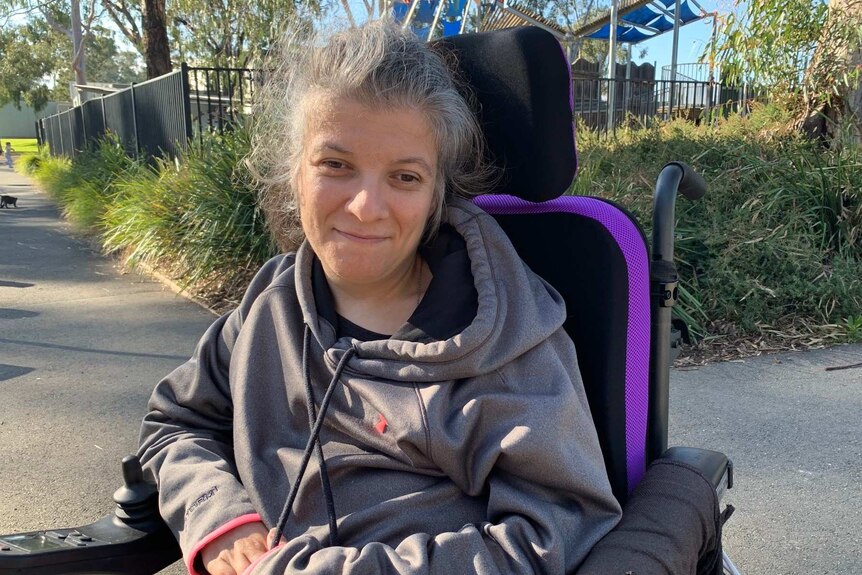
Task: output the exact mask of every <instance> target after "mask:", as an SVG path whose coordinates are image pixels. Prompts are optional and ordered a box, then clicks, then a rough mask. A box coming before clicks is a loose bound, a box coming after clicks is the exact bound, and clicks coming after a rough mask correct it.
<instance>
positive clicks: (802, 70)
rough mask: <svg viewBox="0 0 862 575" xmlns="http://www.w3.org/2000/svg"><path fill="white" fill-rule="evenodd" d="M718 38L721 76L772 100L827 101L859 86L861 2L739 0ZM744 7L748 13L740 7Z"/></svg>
mask: <svg viewBox="0 0 862 575" xmlns="http://www.w3.org/2000/svg"><path fill="white" fill-rule="evenodd" d="M735 4H736V7H737V10H738V13H737V14H730V15H729V16H728V17H727V20H726V22H725V25H724V26H723V28H722V34H721V38H720V39H719V40H718V45H717V46H716V47H715V48H716V49H717V58H718V60H719V61H720V63H721V73H722V79H723V80H724V81H726V82H730V83H737V84H738V83H741V82H742V81H748V82H753V83H755V84H756V85H758V86H760V87H762V88H764V89H766V90H768V91H769V93H770V95H771V96H772V97H773V98H779V99H784V100H787V98H789V97H795V96H796V95H798V94H799V93H800V92H802V93H804V95H805V96H806V97H807V98H808V99H811V98H813V99H816V100H818V101H827V100H828V99H829V98H830V97H831V96H833V95H840V94H842V93H844V92H846V91H847V90H848V89H852V88H853V86H855V85H857V84H858V81H859V78H860V75H859V70H858V69H855V68H854V66H853V65H852V62H851V61H850V58H849V56H850V54H852V53H853V52H855V51H857V50H859V49H860V47H862V26H860V25H859V16H858V15H859V13H860V3H859V0H834V1H833V2H828V1H827V0H756V1H752V2H743V1H742V0H735ZM743 6H744V11H742V10H741V9H742V8H743Z"/></svg>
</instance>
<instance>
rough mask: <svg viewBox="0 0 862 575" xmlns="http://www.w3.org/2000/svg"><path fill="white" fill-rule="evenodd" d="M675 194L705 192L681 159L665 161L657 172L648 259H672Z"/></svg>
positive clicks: (699, 179)
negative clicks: (650, 256) (650, 245)
mask: <svg viewBox="0 0 862 575" xmlns="http://www.w3.org/2000/svg"><path fill="white" fill-rule="evenodd" d="M677 193H680V194H682V195H683V196H685V197H686V198H688V199H689V200H692V201H695V200H699V199H700V198H702V197H703V195H704V194H705V193H706V181H704V179H703V177H702V176H701V175H700V174H698V173H697V172H695V171H694V169H692V168H691V167H690V166H688V165H687V164H684V163H683V162H670V163H668V164H665V166H664V167H663V168H662V170H661V172H660V173H659V175H658V180H657V181H656V185H655V197H654V201H653V218H652V220H653V235H652V259H653V260H664V261H667V262H672V261H673V228H674V207H675V205H676V195H677Z"/></svg>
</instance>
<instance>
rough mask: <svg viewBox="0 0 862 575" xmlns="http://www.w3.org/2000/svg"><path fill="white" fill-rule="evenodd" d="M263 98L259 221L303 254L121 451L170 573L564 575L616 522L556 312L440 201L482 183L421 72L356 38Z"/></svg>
mask: <svg viewBox="0 0 862 575" xmlns="http://www.w3.org/2000/svg"><path fill="white" fill-rule="evenodd" d="M273 76H274V80H273V83H272V84H271V85H270V88H269V91H268V92H267V94H266V96H265V100H266V102H267V103H268V104H267V105H268V107H267V108H266V110H265V111H264V113H263V114H262V115H261V116H260V117H262V118H267V119H270V120H273V121H274V123H273V126H274V131H270V132H267V131H266V130H264V132H263V133H264V134H266V137H264V138H262V139H260V140H259V141H258V143H257V144H256V152H255V154H254V158H255V159H256V160H257V163H258V165H265V166H266V167H267V173H266V181H267V184H268V188H267V192H266V196H265V198H264V201H263V205H264V208H265V210H266V212H267V219H268V223H269V224H270V226H271V228H272V230H273V232H274V233H275V235H276V237H277V238H279V241H280V244H281V245H282V247H283V248H286V247H287V246H289V245H290V242H291V237H290V233H291V230H293V229H294V224H295V221H296V220H297V219H298V220H299V223H300V224H301V230H302V232H303V233H304V236H305V241H304V242H303V243H302V245H301V246H300V248H299V250H298V251H297V252H296V253H295V254H293V253H289V254H287V255H283V256H279V257H276V258H274V259H273V260H271V261H270V262H268V263H267V264H266V265H265V266H264V267H263V268H262V269H261V271H260V272H259V273H258V274H257V276H256V277H255V279H254V280H253V282H252V284H251V286H250V287H249V289H248V291H247V293H246V295H245V297H244V299H243V301H242V303H241V304H240V306H239V308H238V309H237V310H235V311H234V312H233V313H231V314H229V315H227V316H225V317H223V318H221V319H219V320H218V321H216V322H215V324H214V325H213V326H212V327H211V328H210V329H209V330H208V331H207V333H206V334H205V335H204V337H203V339H202V340H201V342H200V344H199V346H198V348H197V350H196V352H195V355H194V357H193V358H192V359H191V360H190V361H189V362H188V363H186V364H185V365H183V366H181V367H180V368H178V369H177V370H176V371H174V372H173V373H172V374H171V375H169V376H168V377H167V378H166V379H165V380H163V381H162V382H161V383H160V384H159V385H158V386H157V388H156V390H155V392H154V393H153V396H152V398H151V400H150V405H149V407H150V412H149V413H148V415H147V416H146V417H145V419H144V423H143V428H142V436H141V457H142V461H143V462H144V464H145V467H146V468H147V469H149V470H151V471H152V473H153V475H154V476H155V478H156V480H157V483H158V486H159V491H160V506H161V511H162V515H163V516H164V517H165V518H166V520H167V521H168V523H169V525H170V526H171V527H172V529H174V531H175V533H176V535H177V537H178V539H179V541H180V544H181V547H182V549H183V553H184V555H185V558H186V562H187V565H188V567H189V570H190V572H192V573H204V572H209V573H211V574H212V575H223V574H225V575H228V574H232V573H237V574H239V573H255V574H262V573H328V574H331V573H336V574H337V573H375V574H376V573H453V572H454V573H483V574H484V573H560V574H562V573H565V572H570V571H571V570H572V569H573V568H574V567H575V566H577V565H578V564H579V563H580V562H581V561H582V560H583V558H584V557H585V555H586V553H587V552H588V551H589V549H590V548H591V547H592V546H593V545H594V544H595V543H596V542H597V541H598V540H599V539H600V538H601V537H602V536H603V535H604V534H605V533H607V532H608V531H609V530H611V529H612V528H613V526H614V525H615V524H616V523H617V521H618V519H619V516H620V509H619V507H618V505H617V503H616V500H615V499H614V497H613V495H612V494H611V489H610V486H609V484H608V480H607V477H606V474H605V469H604V465H603V462H602V457H601V453H600V451H599V446H598V441H597V439H596V435H595V431H594V429H593V425H592V420H591V418H590V414H589V408H588V406H587V402H586V399H585V396H584V391H583V388H582V385H581V382H580V379H579V375H578V372H577V367H576V366H577V361H576V356H575V350H574V348H573V346H572V343H571V341H570V340H569V339H568V338H567V336H566V335H565V333H564V331H563V328H562V324H563V320H564V319H565V309H564V305H563V303H562V301H561V299H560V296H559V294H557V293H556V292H555V291H554V290H553V289H552V288H551V287H550V286H548V285H547V284H545V283H544V282H543V281H542V280H541V279H539V278H538V277H537V276H535V275H534V274H533V273H532V272H530V270H529V269H528V268H527V267H526V266H525V265H524V264H523V263H522V262H521V260H520V259H519V258H518V257H517V254H516V253H515V251H514V249H513V248H512V246H511V244H510V243H509V241H508V239H507V238H506V236H505V234H504V233H503V232H502V231H501V230H500V228H499V227H498V226H497V225H496V223H495V222H494V220H493V219H492V218H491V217H489V216H487V215H486V214H484V213H483V212H481V210H478V209H477V208H475V207H474V206H473V205H472V204H470V203H469V202H467V201H465V200H463V199H459V198H458V197H457V194H465V193H470V192H476V191H478V190H480V189H481V182H482V181H483V180H487V173H486V172H487V170H485V169H484V168H483V167H482V165H481V163H480V161H479V160H477V158H481V157H482V154H481V150H480V149H479V147H480V144H479V143H480V141H481V138H480V135H479V134H480V132H479V129H478V127H477V125H476V121H475V118H474V117H473V115H472V113H471V111H470V109H469V107H468V105H467V104H466V102H465V101H464V99H463V98H462V97H461V96H460V95H459V94H458V92H457V90H456V89H455V86H454V83H453V80H452V78H451V77H450V73H449V71H448V68H447V67H446V65H445V63H444V61H443V58H442V57H441V56H440V55H439V54H436V53H434V52H433V51H432V49H431V48H429V47H428V46H427V45H426V44H424V43H422V42H421V41H419V40H418V39H416V38H415V37H413V36H412V35H411V34H410V33H409V32H402V31H401V30H400V29H399V28H397V27H395V26H394V25H391V24H387V23H384V22H375V23H371V24H367V25H365V26H363V27H360V28H358V29H352V30H350V31H347V32H344V33H342V34H339V35H336V36H334V37H333V38H332V39H331V40H330V41H329V42H328V43H327V44H326V45H324V46H320V47H315V48H314V49H313V50H308V51H306V52H305V53H302V54H299V55H294V57H293V59H292V60H291V62H290V67H289V69H288V70H287V71H281V72H280V73H276V74H273ZM282 80H283V81H282ZM306 465H307V466H308V467H309V469H307V470H306ZM270 529H271V531H270ZM268 534H269V541H267V535H268Z"/></svg>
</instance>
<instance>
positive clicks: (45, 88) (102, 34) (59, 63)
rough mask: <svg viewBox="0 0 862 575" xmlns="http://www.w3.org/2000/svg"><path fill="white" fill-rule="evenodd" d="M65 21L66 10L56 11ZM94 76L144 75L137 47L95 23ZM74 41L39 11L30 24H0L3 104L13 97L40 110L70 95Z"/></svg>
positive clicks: (90, 74) (120, 79)
mask: <svg viewBox="0 0 862 575" xmlns="http://www.w3.org/2000/svg"><path fill="white" fill-rule="evenodd" d="M51 17H52V18H54V17H56V18H58V19H59V20H60V22H59V24H60V25H62V24H63V23H64V21H65V22H67V21H68V18H69V17H68V15H67V14H56V15H55V14H52V15H51ZM85 50H86V55H87V66H86V71H87V78H88V81H90V82H109V83H130V82H137V81H140V80H142V79H144V75H143V72H142V71H141V70H140V67H139V66H138V63H137V61H136V55H135V53H134V52H130V51H128V50H123V49H122V48H120V47H119V46H118V45H117V43H116V42H115V40H114V34H113V32H112V31H111V30H109V29H107V28H104V27H102V26H97V25H93V26H91V28H90V31H89V34H87V36H86V41H85ZM71 54H72V44H71V41H70V40H69V38H68V37H66V36H65V35H64V34H63V33H61V32H59V31H57V30H56V29H54V28H53V27H52V26H51V25H50V24H49V23H48V21H47V20H46V19H45V18H43V17H40V16H39V15H37V14H33V15H31V17H30V19H29V20H28V21H27V23H26V24H22V25H18V26H9V27H3V28H0V104H2V103H5V102H13V103H15V104H16V105H18V106H20V105H21V104H22V103H26V104H28V105H31V106H33V107H34V108H35V109H36V110H37V111H38V110H41V109H42V108H44V106H45V105H46V104H47V103H48V102H49V101H50V100H58V101H68V100H69V87H68V86H69V82H71V81H72V80H73V79H74V73H73V71H72V68H71V61H72V56H71Z"/></svg>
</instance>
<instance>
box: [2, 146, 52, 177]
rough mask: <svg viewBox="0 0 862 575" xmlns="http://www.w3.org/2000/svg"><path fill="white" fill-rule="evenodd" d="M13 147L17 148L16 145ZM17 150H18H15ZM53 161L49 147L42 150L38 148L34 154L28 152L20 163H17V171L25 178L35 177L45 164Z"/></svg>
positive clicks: (43, 147)
mask: <svg viewBox="0 0 862 575" xmlns="http://www.w3.org/2000/svg"><path fill="white" fill-rule="evenodd" d="M12 147H13V148H15V144H14V143H13V144H12ZM15 149H16V150H17V149H18V148H15ZM50 160H51V155H50V152H49V149H48V146H47V145H46V146H42V147H41V148H36V150H35V151H33V152H26V153H25V154H24V155H22V156H21V157H20V158H18V161H17V162H15V171H16V172H18V173H21V174H24V175H25V176H35V175H36V174H37V173H38V171H39V169H40V167H41V166H42V163H43V162H47V161H50Z"/></svg>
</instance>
